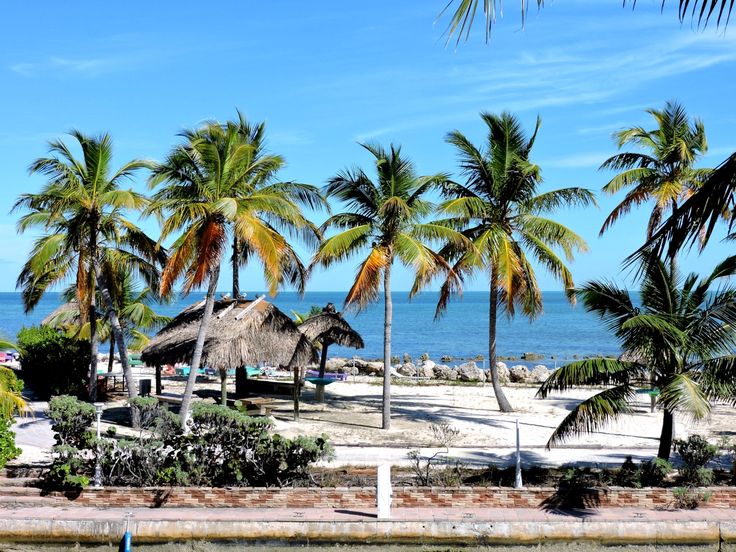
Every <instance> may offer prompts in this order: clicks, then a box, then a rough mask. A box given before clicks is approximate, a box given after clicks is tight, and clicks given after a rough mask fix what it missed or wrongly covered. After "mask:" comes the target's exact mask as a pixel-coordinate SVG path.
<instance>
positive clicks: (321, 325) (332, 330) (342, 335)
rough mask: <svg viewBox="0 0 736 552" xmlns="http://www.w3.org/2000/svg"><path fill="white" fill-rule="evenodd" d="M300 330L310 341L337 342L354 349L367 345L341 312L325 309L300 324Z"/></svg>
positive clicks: (336, 343)
mask: <svg viewBox="0 0 736 552" xmlns="http://www.w3.org/2000/svg"><path fill="white" fill-rule="evenodd" d="M299 331H300V332H302V333H303V334H304V335H305V336H307V338H308V339H309V340H310V341H316V340H320V341H321V342H322V343H327V344H329V345H332V344H335V345H340V346H341V347H352V348H353V349H362V348H363V347H365V343H363V338H362V337H361V336H360V334H359V333H358V332H356V331H355V330H354V329H353V328H352V327H351V326H350V324H348V323H347V321H346V320H345V319H344V318H343V317H342V315H341V314H340V313H339V312H329V311H323V312H321V313H320V314H317V315H315V316H311V317H310V318H307V319H306V320H305V321H304V322H302V323H301V324H300V325H299Z"/></svg>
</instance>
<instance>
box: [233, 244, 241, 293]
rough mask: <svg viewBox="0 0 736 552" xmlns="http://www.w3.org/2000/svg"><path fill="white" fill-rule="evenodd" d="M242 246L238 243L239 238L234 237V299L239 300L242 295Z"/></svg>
mask: <svg viewBox="0 0 736 552" xmlns="http://www.w3.org/2000/svg"><path fill="white" fill-rule="evenodd" d="M239 257H240V244H239V243H238V237H237V236H233V258H232V263H233V299H237V298H238V295H240V274H239V272H238V269H239V268H240V262H239V261H240V259H239Z"/></svg>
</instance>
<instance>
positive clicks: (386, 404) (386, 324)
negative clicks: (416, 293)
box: [381, 259, 394, 429]
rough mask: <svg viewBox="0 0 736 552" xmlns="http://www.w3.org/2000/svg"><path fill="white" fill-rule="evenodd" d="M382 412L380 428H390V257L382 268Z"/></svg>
mask: <svg viewBox="0 0 736 552" xmlns="http://www.w3.org/2000/svg"><path fill="white" fill-rule="evenodd" d="M383 301H384V311H383V412H382V423H381V428H382V429H391V322H392V320H393V311H394V305H393V302H392V299H391V259H389V262H388V263H387V264H386V268H385V269H384V270H383Z"/></svg>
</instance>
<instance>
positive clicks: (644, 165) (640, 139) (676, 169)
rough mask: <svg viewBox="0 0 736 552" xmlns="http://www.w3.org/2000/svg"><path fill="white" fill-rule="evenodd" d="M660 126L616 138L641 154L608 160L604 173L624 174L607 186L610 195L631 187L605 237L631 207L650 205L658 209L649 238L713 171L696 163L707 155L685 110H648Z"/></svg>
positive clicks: (701, 133) (698, 125)
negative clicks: (607, 171)
mask: <svg viewBox="0 0 736 552" xmlns="http://www.w3.org/2000/svg"><path fill="white" fill-rule="evenodd" d="M647 113H649V114H650V115H651V116H652V117H653V118H654V120H655V122H656V124H657V126H656V128H655V129H653V130H646V129H645V128H643V127H632V128H627V129H624V130H621V131H619V132H617V133H616V134H615V138H616V142H617V145H618V147H619V149H620V148H622V147H624V146H625V145H632V146H636V147H638V148H640V149H643V150H645V152H646V153H641V152H626V153H619V154H617V155H614V156H613V157H611V158H609V159H607V160H606V161H605V162H604V163H603V164H602V165H601V169H610V170H614V171H622V172H620V173H619V174H617V175H616V176H614V177H613V178H612V179H611V181H610V182H609V183H608V184H606V185H605V186H604V187H603V191H604V192H605V193H607V194H615V193H618V192H620V191H621V190H623V189H626V188H631V189H630V190H629V191H628V193H627V194H626V197H625V198H624V199H623V201H621V203H619V204H618V205H617V206H616V207H615V208H614V209H613V211H612V212H611V214H609V215H608V217H607V218H606V220H605V222H604V223H603V226H602V227H601V231H600V233H601V235H602V234H603V233H604V232H605V231H606V230H608V229H609V228H610V227H611V226H612V225H613V224H614V223H615V222H616V221H618V219H619V218H620V217H622V216H623V215H625V214H627V213H629V212H630V211H631V209H632V208H634V207H636V206H639V205H641V204H643V203H647V202H650V201H653V202H654V208H653V209H652V213H651V215H650V216H649V224H648V226H647V234H646V237H647V239H650V238H651V237H652V235H653V234H654V231H655V230H656V229H657V228H658V227H659V225H660V224H661V223H662V220H663V218H664V217H665V213H666V212H667V211H668V210H669V211H670V212H671V213H674V212H676V210H677V206H678V205H679V204H680V203H681V202H682V201H684V200H686V199H687V198H689V197H690V196H691V195H692V194H693V193H694V192H695V191H696V190H697V189H698V188H699V187H700V185H701V183H702V182H703V180H704V179H705V178H706V177H707V176H708V174H709V173H710V172H711V169H696V168H695V167H694V165H695V162H696V161H697V160H698V158H699V157H700V156H701V155H703V154H704V153H705V152H706V151H708V142H707V140H706V137H705V128H704V127H703V123H702V122H701V121H700V120H698V119H696V120H695V121H693V122H690V118H689V117H688V115H687V112H686V111H685V108H684V107H683V106H682V105H680V104H678V103H677V102H667V103H666V104H665V107H664V109H662V110H657V109H648V110H647Z"/></svg>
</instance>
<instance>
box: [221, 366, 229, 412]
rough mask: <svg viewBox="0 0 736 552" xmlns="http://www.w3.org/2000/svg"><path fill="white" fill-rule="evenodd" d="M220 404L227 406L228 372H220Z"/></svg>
mask: <svg viewBox="0 0 736 552" xmlns="http://www.w3.org/2000/svg"><path fill="white" fill-rule="evenodd" d="M220 404H221V405H222V406H227V370H220Z"/></svg>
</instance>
